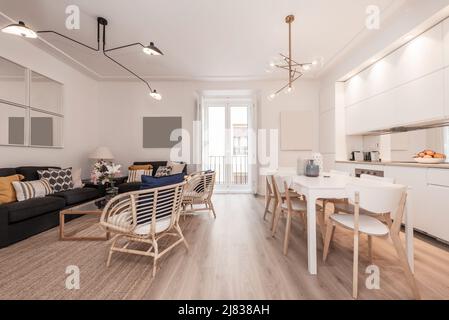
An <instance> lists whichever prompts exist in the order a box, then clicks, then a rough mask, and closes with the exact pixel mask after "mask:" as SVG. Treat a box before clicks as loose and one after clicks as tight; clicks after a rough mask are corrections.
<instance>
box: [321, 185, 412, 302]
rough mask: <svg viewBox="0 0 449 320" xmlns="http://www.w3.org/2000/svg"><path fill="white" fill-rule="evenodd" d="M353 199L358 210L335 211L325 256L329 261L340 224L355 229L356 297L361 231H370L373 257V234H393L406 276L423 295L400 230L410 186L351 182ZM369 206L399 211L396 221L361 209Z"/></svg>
mask: <svg viewBox="0 0 449 320" xmlns="http://www.w3.org/2000/svg"><path fill="white" fill-rule="evenodd" d="M346 192H347V194H348V196H349V202H350V203H351V204H353V205H354V208H355V210H354V214H353V215H348V214H340V213H337V214H333V215H331V216H330V220H329V223H328V225H327V231H326V240H325V243H324V251H323V260H324V261H326V259H327V256H328V253H329V246H330V243H331V240H332V237H333V234H334V230H335V228H336V227H337V226H339V227H343V228H345V229H349V230H352V231H353V234H354V252H353V289H352V295H353V297H354V298H357V296H358V259H359V256H358V254H359V235H360V233H362V234H366V235H368V251H369V258H370V260H372V237H389V238H390V239H391V241H392V242H393V245H394V248H395V250H396V253H397V255H398V257H399V261H400V264H401V266H402V268H403V269H404V273H405V276H406V278H407V280H408V282H409V284H410V286H411V288H412V291H413V295H414V297H415V298H416V299H420V294H419V290H418V287H417V285H416V281H415V277H414V275H413V273H412V271H411V269H410V266H409V264H408V261H407V255H406V253H405V250H404V248H403V246H402V244H401V240H400V236H399V234H400V230H401V223H402V220H403V216H404V211H405V203H406V199H407V187H405V186H403V185H395V184H375V185H373V184H371V183H366V181H362V180H361V182H358V183H354V184H350V185H348V186H347V188H346ZM362 209H363V210H367V211H369V212H371V213H372V214H378V215H381V214H385V213H395V215H394V218H395V219H394V223H393V225H392V227H391V228H388V227H387V226H386V225H385V224H383V223H382V222H381V221H379V220H378V219H376V218H375V217H373V216H369V215H362V214H361V210H362Z"/></svg>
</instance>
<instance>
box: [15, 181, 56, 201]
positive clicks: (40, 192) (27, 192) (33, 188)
mask: <svg viewBox="0 0 449 320" xmlns="http://www.w3.org/2000/svg"><path fill="white" fill-rule="evenodd" d="M12 185H13V186H14V189H15V191H16V196H17V201H19V202H20V201H25V200H28V199H33V198H43V197H45V196H46V195H48V194H52V193H53V189H52V188H51V186H50V183H49V181H48V180H47V179H41V180H35V181H28V182H20V181H13V182H12Z"/></svg>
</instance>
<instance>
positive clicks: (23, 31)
mask: <svg viewBox="0 0 449 320" xmlns="http://www.w3.org/2000/svg"><path fill="white" fill-rule="evenodd" d="M107 25H108V21H107V20H106V19H105V18H103V17H98V18H97V47H96V48H94V47H91V46H89V45H86V44H84V43H82V42H80V41H78V40H75V39H72V38H70V37H67V36H65V35H63V34H61V33H59V32H56V31H53V30H42V31H33V30H32V29H30V28H29V27H27V26H26V25H25V23H24V22H22V21H19V23H16V24H10V25H8V26H6V27H4V28H3V29H2V32H4V33H9V34H13V35H17V36H21V37H26V38H37V34H39V33H53V34H56V35H58V36H60V37H63V38H65V39H67V40H70V41H73V42H75V43H77V44H79V45H82V46H83V47H86V48H88V49H90V50H93V51H97V52H99V51H100V50H101V51H102V52H103V54H104V56H105V57H107V58H108V59H109V60H111V61H112V62H114V63H116V64H117V65H119V66H120V67H121V68H123V69H125V70H126V71H128V72H129V73H131V74H132V75H133V76H135V77H136V78H137V79H139V80H140V81H142V82H143V83H145V85H146V86H147V87H148V89H149V90H150V96H151V97H152V98H154V99H156V100H162V96H161V95H160V94H159V93H158V92H157V91H156V89H153V88H151V86H150V84H149V83H148V81H146V80H145V79H143V78H142V77H141V76H139V75H138V74H136V73H135V72H134V71H132V70H130V69H129V68H127V67H125V66H124V65H123V64H121V63H120V62H118V61H117V60H115V59H114V58H112V57H111V56H109V55H108V52H111V51H115V50H119V49H124V48H127V47H132V46H140V47H142V51H143V52H144V53H146V54H148V55H151V56H161V55H163V53H162V51H161V50H159V48H157V47H156V46H155V45H154V43H153V42H150V45H148V46H145V45H143V44H142V43H140V42H136V43H131V44H127V45H124V46H119V47H115V48H110V49H106V26H107ZM101 28H103V29H102V31H103V33H102V37H100V33H101V32H100V31H101ZM100 39H102V46H100Z"/></svg>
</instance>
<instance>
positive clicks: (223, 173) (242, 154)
mask: <svg viewBox="0 0 449 320" xmlns="http://www.w3.org/2000/svg"><path fill="white" fill-rule="evenodd" d="M249 110H250V108H249V106H248V104H243V103H240V104H238V103H232V102H229V101H223V102H219V103H217V102H213V103H208V104H207V105H206V108H205V117H204V119H205V134H204V139H205V141H203V167H204V168H203V169H204V170H214V171H215V172H216V190H217V191H219V192H220V191H221V192H238V191H240V192H248V191H250V189H251V186H250V179H249V170H248V169H249V164H248V160H249V156H248V147H249V146H248V136H249V131H248V130H249V129H248V123H249V122H248V119H249Z"/></svg>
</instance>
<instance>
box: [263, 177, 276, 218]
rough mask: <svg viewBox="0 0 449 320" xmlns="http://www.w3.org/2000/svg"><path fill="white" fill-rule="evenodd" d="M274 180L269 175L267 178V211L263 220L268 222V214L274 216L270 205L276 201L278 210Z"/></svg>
mask: <svg viewBox="0 0 449 320" xmlns="http://www.w3.org/2000/svg"><path fill="white" fill-rule="evenodd" d="M272 180H273V176H272V175H268V176H266V177H265V211H264V213H263V220H264V221H265V220H267V214H268V213H271V214H273V211H271V210H270V204H271V202H272V201H274V208H276V206H277V205H276V196H275V195H274V192H273V187H272V186H271V183H272ZM273 216H274V215H273Z"/></svg>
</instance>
